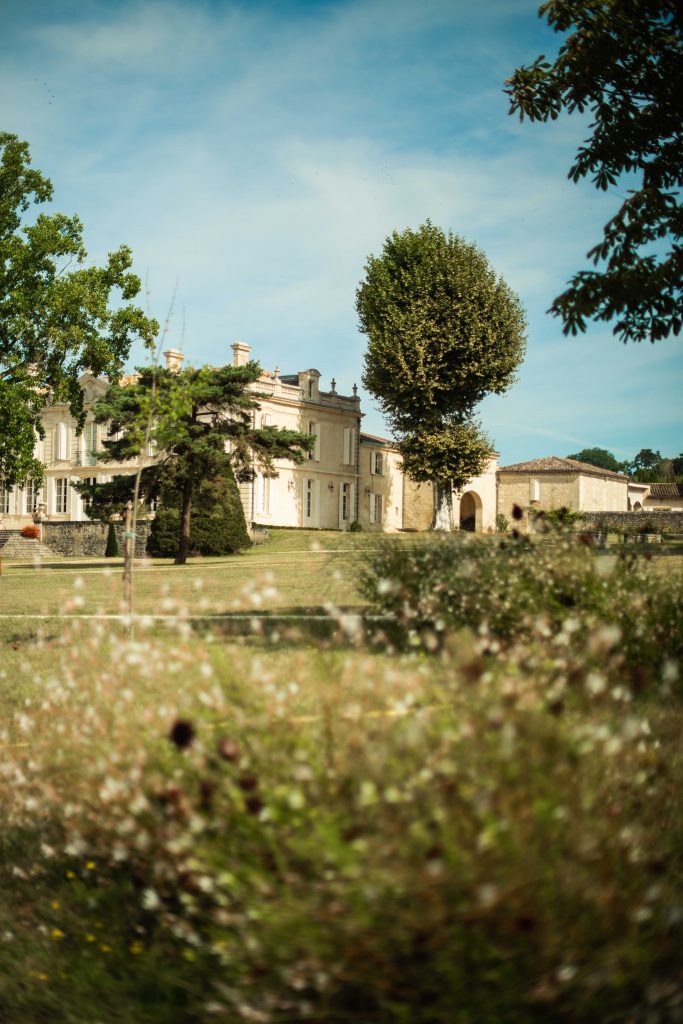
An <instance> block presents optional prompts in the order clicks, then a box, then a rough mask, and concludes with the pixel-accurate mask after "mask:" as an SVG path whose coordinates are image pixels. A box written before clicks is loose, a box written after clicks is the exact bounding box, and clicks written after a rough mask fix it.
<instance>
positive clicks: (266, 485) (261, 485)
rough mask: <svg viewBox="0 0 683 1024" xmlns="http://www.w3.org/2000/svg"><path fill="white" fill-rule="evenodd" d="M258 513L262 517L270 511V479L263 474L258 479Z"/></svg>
mask: <svg viewBox="0 0 683 1024" xmlns="http://www.w3.org/2000/svg"><path fill="white" fill-rule="evenodd" d="M256 511H257V513H258V514H259V515H261V516H264V515H268V512H269V511H270V478H269V477H267V476H265V474H263V473H259V475H258V476H257V477H256Z"/></svg>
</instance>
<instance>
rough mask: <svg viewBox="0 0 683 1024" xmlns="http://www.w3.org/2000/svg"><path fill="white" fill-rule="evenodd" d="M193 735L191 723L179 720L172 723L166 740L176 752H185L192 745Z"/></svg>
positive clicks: (193, 730)
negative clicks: (173, 746) (172, 745)
mask: <svg viewBox="0 0 683 1024" xmlns="http://www.w3.org/2000/svg"><path fill="white" fill-rule="evenodd" d="M195 735H196V733H195V729H194V726H193V724H192V722H186V721H185V720H184V719H182V718H179V719H178V721H177V722H174V723H173V726H172V728H171V731H170V733H169V734H168V738H169V740H170V741H171V743H173V744H174V745H175V746H176V747H177V748H178V750H187V748H188V747H189V746H191V745H192V742H193V740H194V738H195Z"/></svg>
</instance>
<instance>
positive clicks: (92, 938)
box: [85, 932, 97, 942]
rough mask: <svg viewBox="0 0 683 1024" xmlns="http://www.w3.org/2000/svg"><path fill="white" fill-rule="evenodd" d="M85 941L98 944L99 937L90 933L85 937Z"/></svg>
mask: <svg viewBox="0 0 683 1024" xmlns="http://www.w3.org/2000/svg"><path fill="white" fill-rule="evenodd" d="M85 941H86V942H97V937H96V936H95V935H91V934H90V932H88V934H87V935H86V937H85Z"/></svg>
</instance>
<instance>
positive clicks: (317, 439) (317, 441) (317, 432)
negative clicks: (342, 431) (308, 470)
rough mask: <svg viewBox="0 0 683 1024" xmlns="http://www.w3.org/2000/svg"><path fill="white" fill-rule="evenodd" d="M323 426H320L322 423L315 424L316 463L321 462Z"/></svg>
mask: <svg viewBox="0 0 683 1024" xmlns="http://www.w3.org/2000/svg"><path fill="white" fill-rule="evenodd" d="M321 426H322V424H320V423H314V424H313V427H314V433H315V453H314V455H313V458H314V459H315V461H316V462H320V428H321Z"/></svg>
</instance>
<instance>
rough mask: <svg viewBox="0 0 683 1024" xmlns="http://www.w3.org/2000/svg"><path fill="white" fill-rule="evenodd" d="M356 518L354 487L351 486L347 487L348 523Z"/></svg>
mask: <svg viewBox="0 0 683 1024" xmlns="http://www.w3.org/2000/svg"><path fill="white" fill-rule="evenodd" d="M355 518H356V485H355V484H351V486H350V487H349V523H352V522H353V521H354V519H355Z"/></svg>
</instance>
